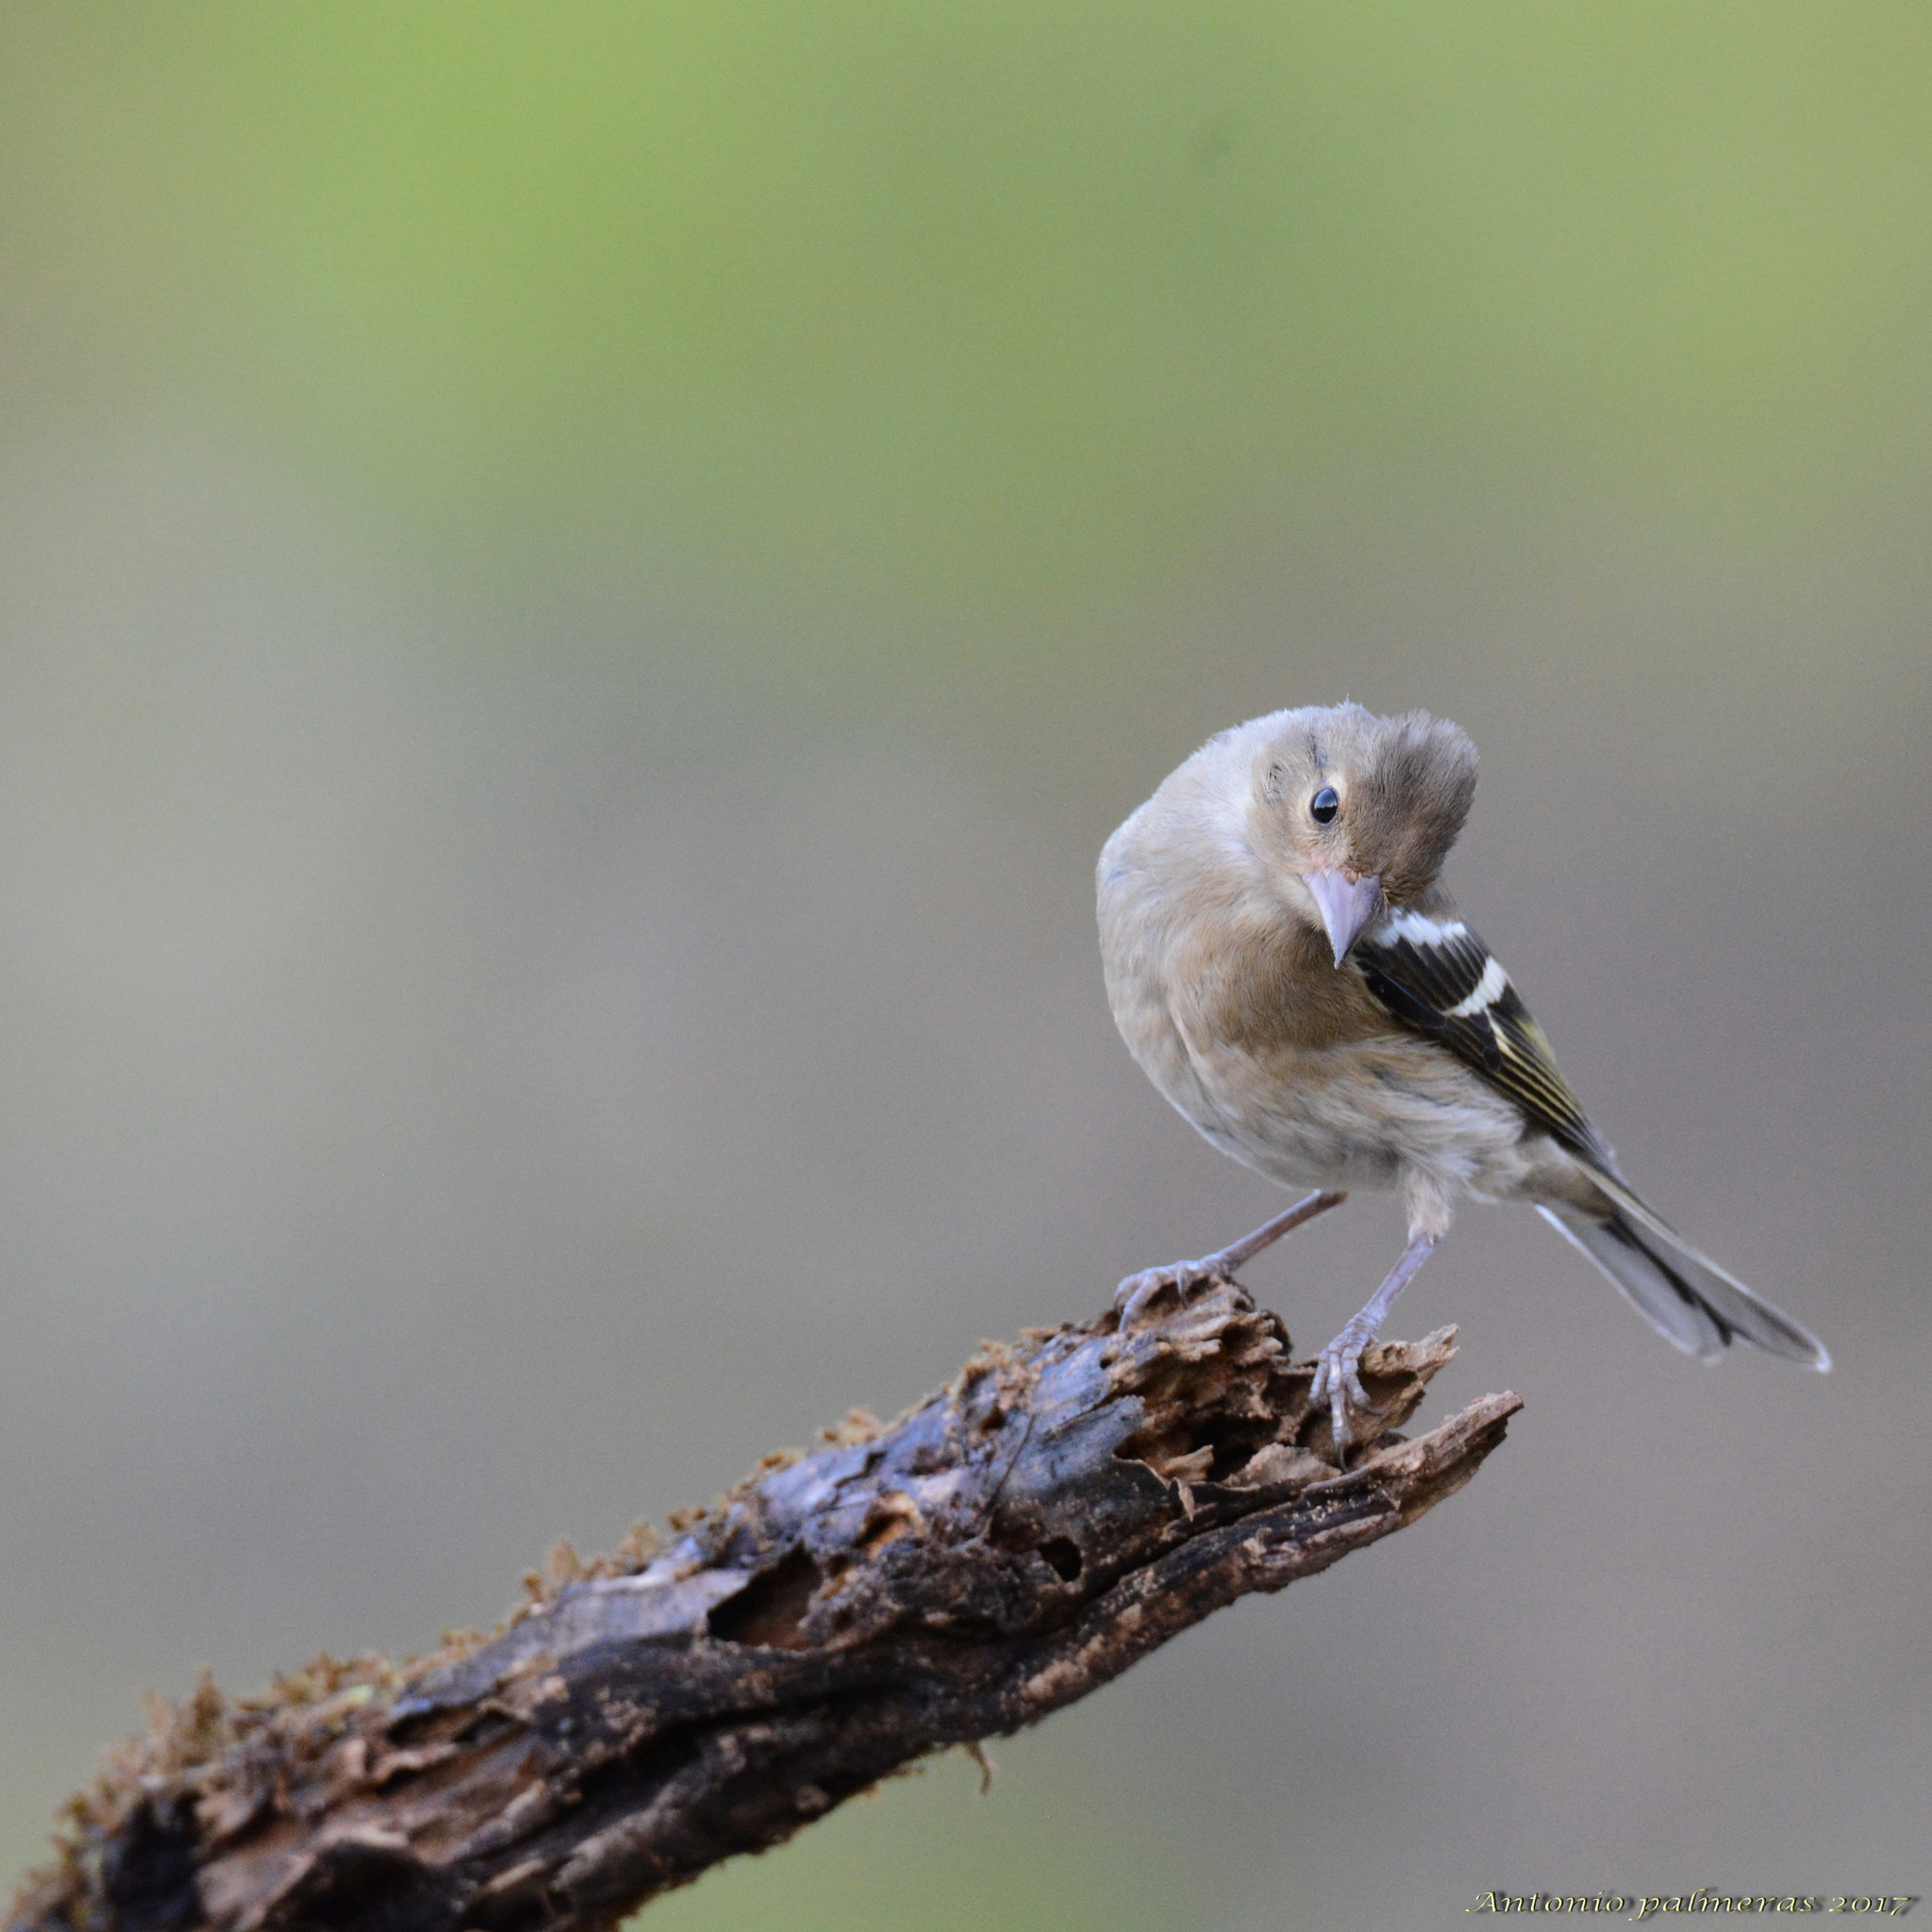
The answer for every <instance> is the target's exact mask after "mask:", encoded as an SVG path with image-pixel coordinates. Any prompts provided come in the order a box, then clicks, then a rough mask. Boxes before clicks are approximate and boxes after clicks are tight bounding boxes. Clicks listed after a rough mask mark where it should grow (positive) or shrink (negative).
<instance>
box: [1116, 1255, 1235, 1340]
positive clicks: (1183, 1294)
mask: <svg viewBox="0 0 1932 1932" xmlns="http://www.w3.org/2000/svg"><path fill="white" fill-rule="evenodd" d="M1225 1278H1226V1277H1225V1276H1224V1274H1223V1272H1222V1269H1221V1265H1220V1263H1219V1261H1218V1260H1217V1259H1215V1258H1214V1257H1209V1258H1208V1259H1207V1260H1205V1261H1170V1262H1169V1263H1168V1264H1167V1265H1166V1266H1165V1267H1164V1268H1143V1269H1141V1272H1140V1273H1139V1274H1129V1275H1127V1276H1126V1277H1125V1278H1124V1280H1123V1281H1122V1282H1121V1285H1120V1286H1119V1287H1118V1288H1116V1289H1115V1290H1114V1291H1113V1305H1114V1307H1116V1308H1118V1309H1119V1310H1120V1323H1121V1326H1122V1327H1123V1328H1129V1327H1131V1326H1132V1325H1133V1324H1135V1323H1136V1322H1138V1321H1139V1320H1140V1319H1141V1316H1142V1315H1144V1314H1145V1313H1146V1312H1147V1310H1148V1308H1149V1307H1151V1306H1152V1304H1153V1302H1154V1299H1155V1297H1156V1296H1157V1295H1158V1294H1159V1293H1160V1292H1161V1291H1162V1290H1163V1289H1169V1288H1171V1289H1173V1290H1174V1292H1175V1294H1176V1295H1177V1296H1178V1297H1179V1299H1180V1302H1181V1305H1182V1306H1183V1307H1185V1306H1186V1305H1187V1304H1188V1302H1189V1301H1191V1299H1192V1298H1193V1296H1194V1294H1195V1293H1196V1291H1199V1290H1201V1289H1203V1288H1206V1287H1207V1286H1208V1284H1209V1283H1210V1282H1215V1281H1221V1280H1224V1279H1225Z"/></svg>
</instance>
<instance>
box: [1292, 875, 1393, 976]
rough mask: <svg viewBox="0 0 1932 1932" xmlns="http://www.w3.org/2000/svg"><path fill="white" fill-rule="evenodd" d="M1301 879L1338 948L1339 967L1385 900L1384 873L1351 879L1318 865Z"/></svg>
mask: <svg viewBox="0 0 1932 1932" xmlns="http://www.w3.org/2000/svg"><path fill="white" fill-rule="evenodd" d="M1302 880H1303V883H1304V884H1306V885H1307V889H1308V891H1310V892H1312V893H1313V894H1314V897H1315V905H1316V907H1317V908H1319V909H1320V911H1321V914H1322V924H1323V925H1324V927H1325V928H1326V929H1327V933H1328V943H1329V944H1330V945H1331V946H1333V947H1334V948H1335V963H1336V964H1337V965H1338V966H1340V965H1341V962H1342V961H1343V960H1344V959H1345V958H1348V949H1349V948H1350V947H1351V946H1352V945H1354V944H1355V942H1356V941H1357V939H1358V938H1359V937H1360V936H1361V929H1362V927H1363V926H1365V925H1366V924H1368V923H1369V921H1370V920H1371V919H1373V918H1374V914H1375V908H1376V907H1378V906H1379V905H1380V904H1381V903H1382V880H1381V876H1380V874H1376V873H1371V874H1369V875H1368V877H1367V878H1365V879H1352V878H1350V877H1349V875H1348V874H1346V873H1345V872H1336V871H1334V870H1332V869H1331V868H1330V867H1328V866H1325V865H1318V866H1316V867H1315V868H1314V870H1313V871H1311V872H1305V873H1303V874H1302Z"/></svg>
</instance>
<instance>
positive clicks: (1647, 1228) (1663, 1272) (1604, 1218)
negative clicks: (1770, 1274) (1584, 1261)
mask: <svg viewBox="0 0 1932 1932" xmlns="http://www.w3.org/2000/svg"><path fill="white" fill-rule="evenodd" d="M1591 1178H1592V1179H1593V1180H1594V1181H1595V1182H1596V1185H1597V1188H1598V1190H1599V1191H1600V1192H1601V1195H1602V1197H1603V1198H1602V1206H1601V1207H1590V1208H1585V1207H1580V1206H1573V1205H1572V1204H1571V1203H1569V1202H1558V1203H1556V1204H1553V1205H1551V1206H1548V1207H1540V1208H1538V1209H1537V1212H1538V1213H1540V1214H1541V1216H1542V1217H1543V1218H1544V1220H1546V1221H1547V1222H1548V1223H1549V1224H1550V1225H1551V1226H1552V1227H1554V1228H1556V1230H1557V1232H1558V1233H1559V1234H1561V1235H1563V1236H1564V1237H1565V1238H1566V1239H1567V1240H1569V1241H1573V1242H1574V1243H1575V1245H1576V1246H1577V1247H1579V1248H1581V1249H1582V1250H1583V1252H1584V1253H1585V1254H1586V1255H1588V1256H1589V1257H1590V1258H1591V1260H1592V1261H1594V1262H1595V1263H1596V1265H1597V1266H1598V1267H1599V1268H1601V1269H1602V1270H1603V1272H1604V1273H1605V1274H1607V1275H1608V1276H1609V1277H1610V1279H1611V1280H1612V1281H1613V1282H1615V1283H1616V1285H1617V1287H1618V1288H1619V1290H1621V1291H1622V1292H1623V1295H1624V1300H1625V1301H1627V1302H1628V1303H1629V1304H1630V1306H1631V1307H1633V1308H1635V1309H1636V1310H1637V1312H1638V1313H1639V1314H1640V1315H1641V1316H1642V1317H1643V1319H1644V1320H1645V1321H1646V1322H1648V1323H1649V1324H1650V1325H1651V1326H1652V1327H1653V1328H1655V1329H1656V1330H1657V1333H1658V1334H1659V1335H1661V1336H1662V1337H1663V1338H1664V1340H1665V1341H1669V1342H1672V1343H1673V1344H1674V1345H1675V1346H1676V1347H1678V1348H1681V1349H1682V1350H1683V1351H1684V1353H1685V1354H1686V1355H1694V1356H1696V1357H1698V1359H1699V1360H1700V1361H1707V1362H1708V1361H1715V1360H1716V1359H1717V1357H1719V1356H1721V1355H1722V1354H1723V1353H1724V1350H1725V1349H1726V1348H1728V1347H1729V1346H1730V1344H1731V1343H1732V1342H1733V1341H1748V1342H1751V1343H1753V1344H1754V1345H1755V1346H1757V1347H1758V1348H1761V1349H1765V1350H1767V1351H1768V1352H1769V1353H1771V1354H1772V1355H1781V1356H1783V1357H1785V1359H1786V1360H1787V1361H1793V1362H1802V1363H1804V1365H1805V1366H1806V1367H1807V1369H1820V1370H1824V1369H1828V1368H1830V1366H1831V1357H1830V1356H1828V1355H1827V1354H1826V1353H1825V1352H1824V1344H1823V1343H1822V1342H1821V1341H1819V1340H1818V1338H1817V1337H1816V1336H1815V1335H1813V1334H1811V1333H1810V1332H1809V1331H1808V1330H1807V1329H1805V1328H1801V1327H1800V1326H1799V1325H1798V1324H1797V1323H1795V1322H1794V1321H1792V1320H1791V1318H1790V1316H1789V1315H1787V1314H1785V1313H1783V1312H1782V1311H1781V1310H1780V1309H1777V1308H1774V1307H1772V1305H1771V1304H1770V1303H1769V1302H1767V1301H1761V1300H1759V1299H1758V1297H1757V1295H1755V1294H1753V1293H1752V1292H1751V1291H1750V1290H1749V1289H1748V1288H1746V1287H1745V1286H1744V1284H1743V1283H1742V1282H1741V1281H1740V1280H1738V1279H1737V1277H1736V1276H1735V1275H1731V1274H1725V1273H1724V1270H1723V1269H1722V1268H1720V1267H1719V1266H1718V1265H1717V1263H1716V1262H1715V1261H1713V1260H1711V1259H1709V1257H1707V1256H1704V1255H1700V1254H1699V1253H1698V1252H1697V1250H1696V1249H1695V1248H1693V1247H1691V1246H1690V1245H1689V1244H1688V1243H1687V1242H1686V1241H1684V1239H1683V1238H1682V1237H1681V1236H1680V1235H1678V1234H1676V1233H1675V1232H1674V1230H1673V1229H1671V1228H1670V1227H1668V1226H1666V1225H1665V1224H1664V1223H1663V1222H1661V1221H1659V1220H1658V1219H1657V1216H1656V1214H1654V1213H1653V1212H1652V1211H1651V1210H1650V1208H1646V1207H1645V1206H1644V1205H1643V1203H1642V1202H1641V1201H1640V1200H1639V1199H1638V1198H1637V1196H1636V1195H1635V1194H1633V1193H1632V1192H1631V1191H1629V1189H1628V1188H1626V1187H1624V1186H1623V1185H1622V1184H1621V1183H1620V1182H1619V1181H1617V1180H1615V1179H1614V1178H1612V1177H1611V1176H1609V1175H1607V1174H1601V1173H1598V1174H1592V1176H1591Z"/></svg>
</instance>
